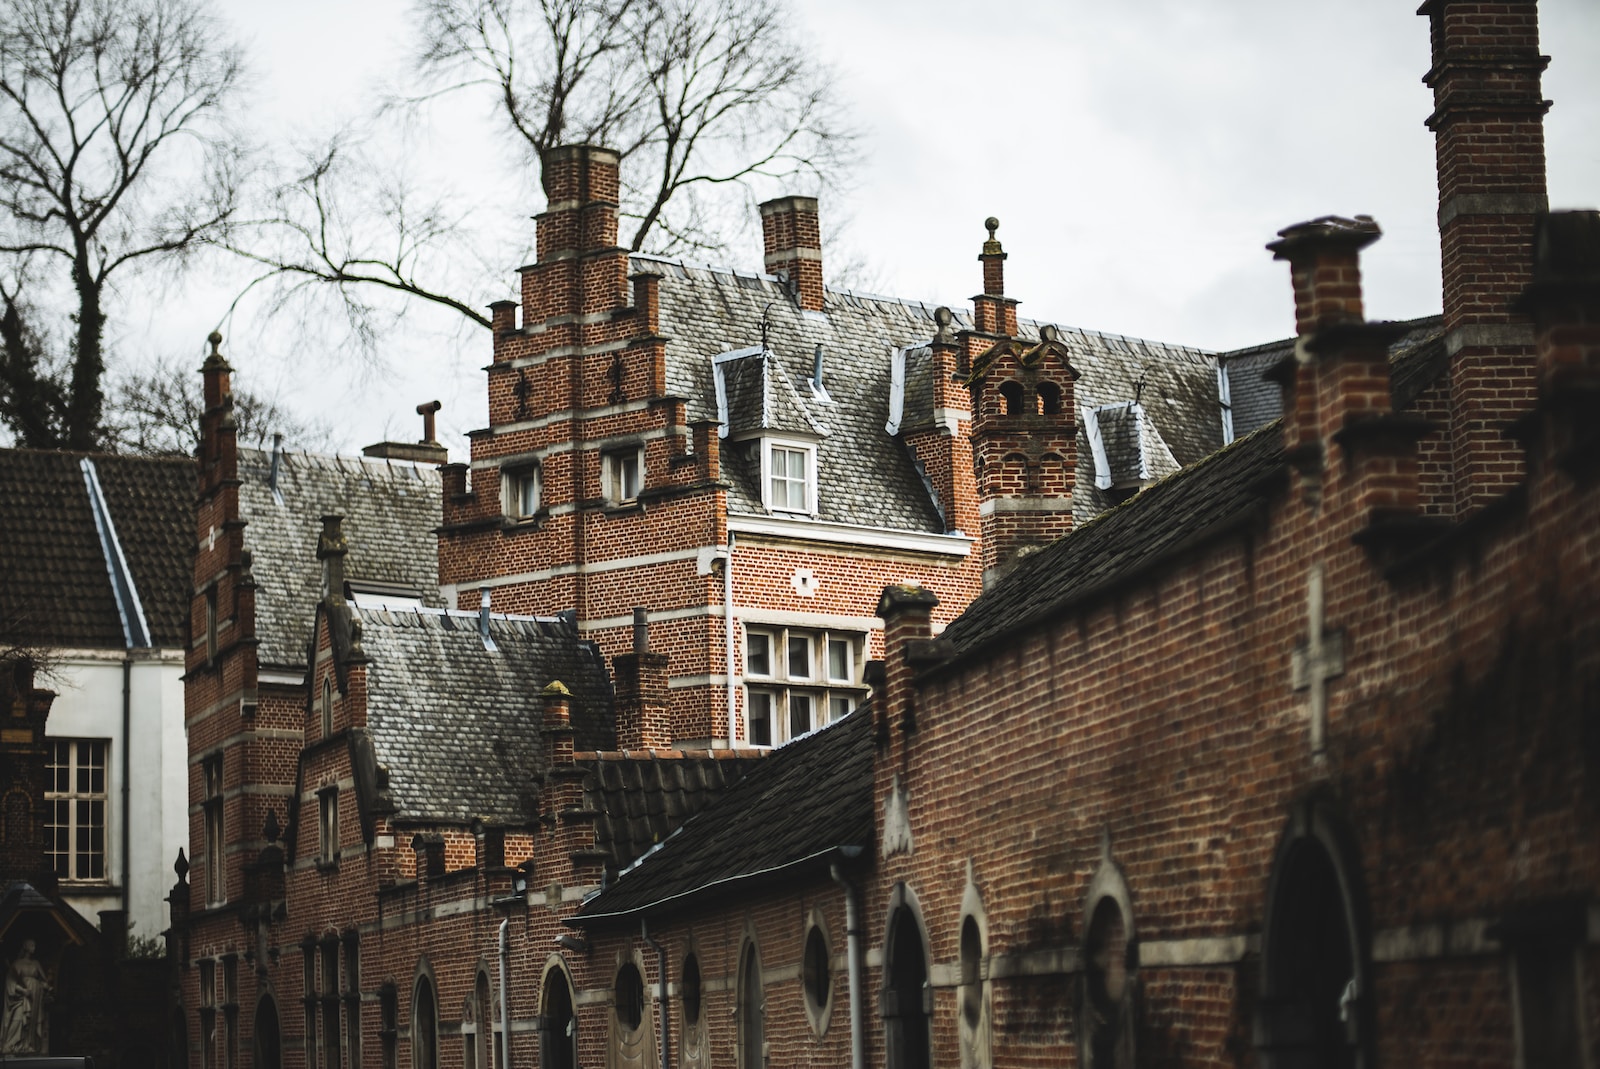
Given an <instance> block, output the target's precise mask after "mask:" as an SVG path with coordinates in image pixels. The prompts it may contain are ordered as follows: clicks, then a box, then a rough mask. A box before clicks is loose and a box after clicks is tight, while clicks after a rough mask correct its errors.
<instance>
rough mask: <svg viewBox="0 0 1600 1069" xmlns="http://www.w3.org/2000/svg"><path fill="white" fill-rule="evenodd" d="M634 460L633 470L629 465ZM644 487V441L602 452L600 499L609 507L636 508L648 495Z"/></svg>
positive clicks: (612, 447)
mask: <svg viewBox="0 0 1600 1069" xmlns="http://www.w3.org/2000/svg"><path fill="white" fill-rule="evenodd" d="M630 460H631V461H632V462H633V467H632V469H631V471H630V469H629V467H627V466H626V465H627V462H628V461H630ZM630 475H631V478H630V477H629V476H630ZM644 488H645V457H644V444H643V443H642V442H630V443H627V444H618V445H613V446H608V447H607V448H605V449H602V450H601V451H600V496H601V498H603V499H604V500H605V503H606V504H607V505H610V506H612V507H620V506H624V505H632V504H633V503H634V502H636V501H638V500H639V495H640V494H642V493H644ZM630 490H631V491H632V492H631V493H630V492H629V491H630Z"/></svg>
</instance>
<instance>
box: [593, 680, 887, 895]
mask: <svg viewBox="0 0 1600 1069" xmlns="http://www.w3.org/2000/svg"><path fill="white" fill-rule="evenodd" d="M872 748H873V744H872V710H871V708H870V704H864V705H862V706H860V707H859V708H857V709H856V710H855V711H854V712H852V713H851V714H850V715H848V716H846V717H844V718H842V719H840V720H836V721H834V722H833V723H832V724H829V725H828V726H827V727H825V728H822V729H821V730H819V731H816V732H813V733H812V734H810V735H807V736H804V737H803V738H800V739H796V740H795V741H794V742H791V743H790V744H789V745H787V746H785V747H783V748H782V749H780V750H775V751H773V753H772V755H771V756H770V757H767V758H765V759H764V760H762V761H761V762H760V763H759V764H757V765H756V767H754V768H752V769H751V770H750V771H749V772H748V773H747V774H746V775H745V777H744V778H743V779H741V780H740V781H739V782H738V783H736V784H734V785H733V786H732V787H730V788H729V789H728V790H727V791H725V792H724V793H723V794H722V796H721V797H720V798H718V799H717V800H716V801H714V802H713V803H712V804H710V805H709V806H707V807H706V808H705V809H704V810H703V811H701V812H700V813H699V815H697V816H695V817H693V818H692V819H690V820H689V821H688V822H686V823H685V824H684V825H683V826H682V827H681V828H680V829H679V830H678V832H677V834H675V835H672V836H670V837H669V838H667V839H666V840H665V841H663V842H662V844H661V845H660V846H659V847H658V848H657V849H656V850H655V851H654V852H652V853H649V854H646V855H645V856H644V857H643V859H642V860H640V862H639V863H638V864H637V865H636V866H634V867H633V868H632V869H629V870H628V871H626V872H624V873H623V874H622V875H621V876H620V877H618V878H617V880H616V881H614V882H613V883H612V884H611V885H610V886H609V887H608V888H607V889H605V890H603V891H601V892H600V893H599V894H598V895H597V896H595V897H594V898H591V899H590V900H589V901H587V902H585V903H584V905H583V907H582V908H581V909H580V910H579V911H578V913H577V915H576V916H575V917H573V918H572V919H571V920H570V921H569V923H572V924H578V925H582V924H594V923H603V922H605V921H606V920H608V919H621V917H623V916H629V915H632V914H634V913H636V912H638V911H641V910H646V909H648V910H650V911H651V912H652V913H655V912H664V911H666V910H670V909H673V908H678V907H681V906H683V905H686V904H687V903H688V902H689V900H690V899H692V898H695V897H698V896H700V895H704V894H707V893H711V892H715V891H716V890H718V889H719V888H722V887H725V886H727V885H729V884H734V883H745V882H748V881H753V880H758V879H762V878H778V877H780V876H785V875H788V876H794V875H797V874H798V873H799V871H800V870H801V869H802V867H803V865H804V864H805V863H806V862H808V861H809V862H814V863H817V864H821V863H823V862H824V861H826V860H827V859H828V858H829V857H833V856H835V855H834V854H833V851H835V850H836V849H838V848H840V847H857V848H861V849H868V850H870V849H871V845H872V841H873V821H872V815H873V814H872Z"/></svg>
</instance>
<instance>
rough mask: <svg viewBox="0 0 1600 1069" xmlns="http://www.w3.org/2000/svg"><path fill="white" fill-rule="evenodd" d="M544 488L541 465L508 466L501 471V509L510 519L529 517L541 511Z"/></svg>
mask: <svg viewBox="0 0 1600 1069" xmlns="http://www.w3.org/2000/svg"><path fill="white" fill-rule="evenodd" d="M542 490H543V484H542V483H541V481H540V478H539V465H537V464H523V465H519V466H517V467H514V468H506V469H505V470H504V471H502V472H501V473H500V505H501V509H500V511H501V512H502V513H504V514H505V516H506V517H507V518H509V519H513V520H525V519H528V518H529V517H530V516H533V515H534V514H535V513H537V512H538V511H539V495H540V493H541V492H542Z"/></svg>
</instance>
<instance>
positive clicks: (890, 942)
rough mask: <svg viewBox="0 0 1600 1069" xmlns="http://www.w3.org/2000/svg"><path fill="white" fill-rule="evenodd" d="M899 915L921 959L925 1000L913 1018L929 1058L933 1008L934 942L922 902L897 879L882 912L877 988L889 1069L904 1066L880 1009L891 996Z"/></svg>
mask: <svg viewBox="0 0 1600 1069" xmlns="http://www.w3.org/2000/svg"><path fill="white" fill-rule="evenodd" d="M901 913H904V914H905V915H906V916H907V917H908V918H909V919H910V922H911V926H912V927H913V928H914V929H915V931H916V939H917V946H916V947H915V948H914V949H915V950H916V952H917V953H919V954H920V955H921V957H922V974H923V991H922V997H923V999H924V1004H923V1008H922V1012H921V1013H920V1014H917V1015H916V1016H917V1017H918V1018H919V1019H920V1021H921V1022H922V1027H923V1028H925V1029H927V1033H928V1035H927V1044H928V1045H927V1050H928V1052H929V1054H930V1057H931V1053H932V1051H933V1007H932V1006H931V1005H929V1004H928V1002H929V1000H931V998H932V993H933V988H932V982H933V941H932V939H930V938H929V936H928V923H927V918H926V916H925V915H924V914H923V912H922V902H921V901H920V900H919V899H918V897H917V893H916V891H915V890H913V889H912V888H911V886H910V885H909V884H907V883H906V882H905V881H904V880H900V881H896V883H895V884H894V886H893V887H892V888H891V889H890V891H889V901H888V905H887V908H886V909H885V910H884V913H883V929H882V930H883V933H884V935H883V966H882V968H880V970H879V986H878V998H879V1006H880V1020H881V1021H882V1022H883V1043H884V1046H883V1050H884V1064H885V1065H886V1066H889V1067H891V1069H893V1067H895V1066H899V1065H901V1064H903V1063H902V1062H901V1061H900V1057H903V1055H900V1056H896V1055H895V1054H894V1053H893V1052H894V1050H895V1047H896V1041H895V1040H894V1038H893V1035H894V1028H893V1027H892V1025H891V1018H890V1017H889V1016H888V1014H887V1013H886V1012H884V1011H883V1009H882V1007H884V1006H885V1005H886V1004H887V1002H888V998H889V995H890V993H891V986H890V985H891V980H892V977H891V968H892V966H891V963H892V962H893V961H894V960H895V958H894V955H895V954H896V953H897V951H898V949H899V948H898V946H897V945H896V944H895V928H896V924H897V922H898V920H899V917H900V914H901Z"/></svg>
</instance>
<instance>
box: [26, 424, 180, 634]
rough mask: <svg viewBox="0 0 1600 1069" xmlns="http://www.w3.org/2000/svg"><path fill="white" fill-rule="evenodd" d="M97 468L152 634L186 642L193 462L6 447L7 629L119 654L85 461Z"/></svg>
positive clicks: (118, 623) (117, 621)
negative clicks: (86, 477) (86, 481)
mask: <svg viewBox="0 0 1600 1069" xmlns="http://www.w3.org/2000/svg"><path fill="white" fill-rule="evenodd" d="M85 457H88V458H89V459H90V460H91V461H92V462H93V464H94V468H95V473H96V477H97V478H98V480H99V482H100V489H101V492H102V493H103V494H104V495H105V498H106V507H107V509H108V510H109V512H110V514H111V522H112V524H113V526H114V527H115V528H116V533H117V541H118V543H119V544H120V545H121V546H122V553H123V557H124V558H125V559H126V560H127V562H128V569H129V571H130V572H131V573H132V575H133V582H134V588H135V590H136V591H137V593H138V596H139V601H140V605H141V607H142V608H143V610H144V614H145V622H146V624H147V625H148V626H149V629H150V638H151V641H152V642H153V643H155V645H156V646H158V647H165V648H177V649H181V648H182V647H184V646H186V645H188V641H189V586H190V575H189V572H190V567H191V565H190V560H191V556H192V554H193V550H194V532H193V529H192V521H191V520H190V518H189V517H190V511H191V510H192V509H193V507H194V495H195V464H194V461H192V460H189V459H187V458H182V457H118V456H106V455H97V454H86V453H58V452H46V451H40V450H32V449H4V450H0V500H3V501H4V502H5V507H4V508H0V628H3V629H4V630H5V632H6V633H7V634H8V635H9V636H15V637H16V638H18V639H20V640H22V641H24V642H26V643H27V644H30V645H32V644H39V645H51V646H66V647H79V648H90V649H122V648H124V646H125V644H126V639H125V636H124V634H123V630H122V622H121V617H120V615H119V614H118V612H117V601H116V597H115V595H114V594H113V592H112V589H111V579H110V575H109V573H108V571H107V568H106V560H105V554H104V552H103V550H102V548H101V544H100V537H99V535H98V533H97V531H96V527H95V519H94V513H93V511H92V509H91V508H90V504H89V492H88V488H87V486H86V484H85V482H84V475H83V470H82V467H81V464H82V461H83V459H84V458H85Z"/></svg>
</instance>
